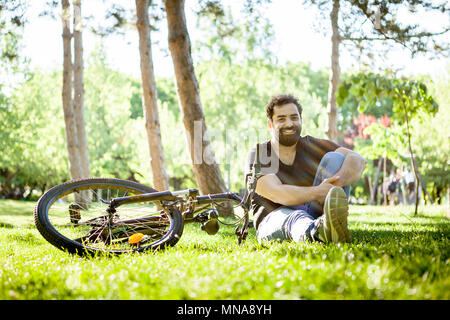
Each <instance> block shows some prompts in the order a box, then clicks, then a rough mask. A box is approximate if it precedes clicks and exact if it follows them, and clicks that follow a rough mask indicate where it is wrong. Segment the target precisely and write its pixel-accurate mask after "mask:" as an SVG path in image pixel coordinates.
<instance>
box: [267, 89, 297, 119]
mask: <svg viewBox="0 0 450 320" xmlns="http://www.w3.org/2000/svg"><path fill="white" fill-rule="evenodd" d="M288 103H293V104H295V105H296V106H297V110H298V113H299V115H300V117H301V116H302V110H303V109H302V106H301V105H300V103H299V102H298V100H297V99H296V98H295V97H294V96H292V95H290V94H279V95H276V96H273V97H272V98H271V99H270V101H269V103H268V104H267V106H266V115H267V118H268V119H270V120H272V117H273V109H274V108H275V107H276V106H282V105H285V104H288Z"/></svg>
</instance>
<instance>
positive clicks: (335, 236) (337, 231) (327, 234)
mask: <svg viewBox="0 0 450 320" xmlns="http://www.w3.org/2000/svg"><path fill="white" fill-rule="evenodd" d="M347 216H348V200H347V195H346V194H345V192H344V189H342V188H341V187H333V188H331V189H330V191H329V192H328V194H327V197H326V198H325V202H324V205H323V215H322V216H321V217H319V218H318V219H317V220H316V223H317V224H316V228H317V233H316V234H317V237H318V238H319V239H320V240H321V241H323V242H333V243H350V242H351V237H350V231H349V230H348V226H347Z"/></svg>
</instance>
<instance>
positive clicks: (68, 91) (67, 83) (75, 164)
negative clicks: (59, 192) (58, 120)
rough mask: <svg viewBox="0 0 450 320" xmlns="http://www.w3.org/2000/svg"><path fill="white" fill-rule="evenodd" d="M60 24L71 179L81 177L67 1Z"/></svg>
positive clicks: (67, 1) (63, 91)
mask: <svg viewBox="0 0 450 320" xmlns="http://www.w3.org/2000/svg"><path fill="white" fill-rule="evenodd" d="M62 23H63V34H62V37H63V52H64V60H63V88H62V100H63V110H64V121H65V126H66V144H67V152H68V156H69V171H70V176H71V178H72V179H79V178H80V177H81V165H80V159H79V152H78V149H79V146H78V138H77V137H78V135H77V127H76V123H75V117H74V111H73V99H72V87H73V82H72V79H73V78H72V50H71V39H72V35H71V32H70V3H69V0H62Z"/></svg>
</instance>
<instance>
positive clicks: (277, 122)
mask: <svg viewBox="0 0 450 320" xmlns="http://www.w3.org/2000/svg"><path fill="white" fill-rule="evenodd" d="M268 124H269V128H270V129H271V131H272V137H274V138H275V139H276V140H277V141H278V142H279V143H280V144H281V145H283V146H293V145H294V144H296V143H297V141H298V140H299V139H300V133H301V132H302V119H301V117H300V114H299V113H298V109H297V106H296V105H295V104H293V103H287V104H283V105H281V106H276V107H275V108H274V109H273V116H272V119H271V120H270V119H269V120H268Z"/></svg>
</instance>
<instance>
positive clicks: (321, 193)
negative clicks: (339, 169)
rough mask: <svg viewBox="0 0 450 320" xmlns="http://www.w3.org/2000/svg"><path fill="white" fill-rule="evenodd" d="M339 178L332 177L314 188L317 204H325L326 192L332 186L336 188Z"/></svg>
mask: <svg viewBox="0 0 450 320" xmlns="http://www.w3.org/2000/svg"><path fill="white" fill-rule="evenodd" d="M339 179H340V176H333V177H331V178H328V179H324V180H323V181H322V183H321V184H319V185H318V186H317V187H316V201H317V202H318V203H319V204H323V203H324V202H325V198H326V197H327V194H328V192H329V191H330V189H331V188H333V187H334V186H338V183H339V181H340V180H339Z"/></svg>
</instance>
